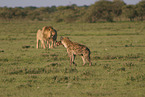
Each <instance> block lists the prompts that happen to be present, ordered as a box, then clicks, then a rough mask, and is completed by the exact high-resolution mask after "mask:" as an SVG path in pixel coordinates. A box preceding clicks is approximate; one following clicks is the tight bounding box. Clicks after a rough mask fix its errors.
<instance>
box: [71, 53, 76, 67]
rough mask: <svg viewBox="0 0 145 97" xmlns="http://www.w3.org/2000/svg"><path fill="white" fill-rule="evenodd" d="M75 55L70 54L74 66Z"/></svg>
mask: <svg viewBox="0 0 145 97" xmlns="http://www.w3.org/2000/svg"><path fill="white" fill-rule="evenodd" d="M75 57H76V55H74V54H73V55H72V63H73V64H74V65H75V66H77V64H76V63H75V62H74V60H75Z"/></svg>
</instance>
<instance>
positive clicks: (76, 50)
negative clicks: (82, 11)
mask: <svg viewBox="0 0 145 97" xmlns="http://www.w3.org/2000/svg"><path fill="white" fill-rule="evenodd" d="M56 44H57V46H58V45H63V46H64V47H65V48H67V53H68V56H69V57H70V65H71V64H72V63H73V64H74V65H76V63H75V62H74V59H75V56H76V55H80V56H81V57H82V60H83V65H85V64H86V61H85V60H87V61H88V62H89V65H90V66H91V59H90V53H91V52H90V50H89V48H88V47H86V46H85V45H82V44H79V43H76V42H72V41H71V40H70V39H69V38H68V37H64V38H63V37H61V41H59V42H57V43H56Z"/></svg>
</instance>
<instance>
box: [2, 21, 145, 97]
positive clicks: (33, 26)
mask: <svg viewBox="0 0 145 97" xmlns="http://www.w3.org/2000/svg"><path fill="white" fill-rule="evenodd" d="M144 23H145V22H114V23H71V24H69V23H50V22H28V21H23V22H20V21H19V22H16V21H15V22H14V21H13V22H0V26H1V28H0V97H144V96H145V94H144V91H145V70H144V69H145V38H144V37H145V27H144ZM46 25H48V26H49V25H52V26H53V27H54V28H55V29H56V30H57V31H58V40H60V36H67V37H69V38H70V39H71V40H72V41H75V42H78V43H81V44H84V45H86V46H87V47H89V48H90V50H91V59H92V66H91V67H90V66H88V65H89V64H86V65H85V66H82V64H83V62H82V59H81V58H80V57H79V56H77V57H76V60H75V61H76V63H77V66H73V65H72V66H71V67H70V66H69V58H68V56H67V52H66V49H65V48H64V47H63V46H59V47H56V48H54V49H36V32H37V30H38V29H40V28H42V27H43V26H46Z"/></svg>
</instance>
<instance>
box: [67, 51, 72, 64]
mask: <svg viewBox="0 0 145 97" xmlns="http://www.w3.org/2000/svg"><path fill="white" fill-rule="evenodd" d="M67 53H68V56H69V60H70V66H71V64H72V54H71V52H70V50H69V49H67Z"/></svg>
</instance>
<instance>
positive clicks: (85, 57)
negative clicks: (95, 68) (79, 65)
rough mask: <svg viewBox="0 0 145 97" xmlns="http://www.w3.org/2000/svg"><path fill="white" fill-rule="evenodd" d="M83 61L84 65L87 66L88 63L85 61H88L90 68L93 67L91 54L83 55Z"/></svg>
mask: <svg viewBox="0 0 145 97" xmlns="http://www.w3.org/2000/svg"><path fill="white" fill-rule="evenodd" d="M82 60H83V65H85V64H86V61H85V60H87V61H88V62H89V65H90V66H91V65H92V63H91V58H90V55H89V54H88V55H83V56H82Z"/></svg>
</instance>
